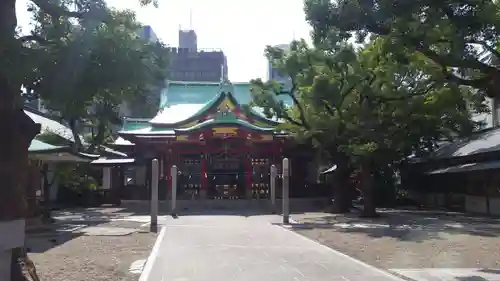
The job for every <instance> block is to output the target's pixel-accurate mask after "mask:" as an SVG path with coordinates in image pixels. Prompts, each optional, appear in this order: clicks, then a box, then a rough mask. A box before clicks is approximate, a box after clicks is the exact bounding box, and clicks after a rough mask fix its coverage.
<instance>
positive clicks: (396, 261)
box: [292, 211, 500, 269]
mask: <svg viewBox="0 0 500 281" xmlns="http://www.w3.org/2000/svg"><path fill="white" fill-rule="evenodd" d="M292 218H293V219H294V220H296V221H298V223H299V224H297V225H295V226H294V227H293V230H294V231H295V232H297V233H299V234H301V235H304V236H306V237H309V238H311V239H313V240H316V241H318V242H320V243H322V244H324V245H326V246H328V247H331V248H333V249H335V250H338V251H340V252H342V253H345V254H347V255H349V256H352V257H354V258H357V259H360V260H362V261H364V262H366V263H368V264H371V265H374V266H377V267H379V268H384V269H394V268H499V267H500V224H498V221H497V220H494V219H487V218H484V219H481V218H480V217H479V218H478V217H470V218H469V217H467V216H457V215H455V216H447V215H442V214H425V213H421V214H412V213H411V212H405V213H399V212H397V211H390V212H383V213H382V217H381V218H377V219H361V218H359V217H358V216H357V215H355V214H348V215H332V214H327V213H305V214H295V215H293V216H292Z"/></svg>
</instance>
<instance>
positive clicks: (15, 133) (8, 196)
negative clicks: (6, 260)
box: [0, 0, 40, 281]
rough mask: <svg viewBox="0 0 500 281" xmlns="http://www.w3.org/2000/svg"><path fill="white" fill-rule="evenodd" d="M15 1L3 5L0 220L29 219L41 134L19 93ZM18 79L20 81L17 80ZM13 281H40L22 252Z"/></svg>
mask: <svg viewBox="0 0 500 281" xmlns="http://www.w3.org/2000/svg"><path fill="white" fill-rule="evenodd" d="M16 25H17V19H16V1H15V0H3V1H0V42H1V44H0V132H1V136H0V185H1V189H2V196H0V220H1V221H7V220H15V219H21V218H24V217H25V215H26V201H25V198H26V189H25V184H26V170H27V168H28V147H29V145H30V143H31V140H32V139H33V138H34V137H35V136H36V134H38V132H39V131H40V125H39V124H35V123H34V122H33V120H31V119H30V118H29V117H28V116H27V115H26V114H25V113H24V111H23V107H22V103H21V102H20V89H21V83H22V82H21V79H16V78H17V77H22V73H16V71H18V70H20V69H22V68H21V67H20V66H22V65H23V58H22V52H21V45H20V42H19V41H18V40H16V39H15V28H16ZM16 76H17V77H16ZM11 268H12V274H11V276H12V277H11V281H36V280H39V279H38V276H37V275H36V270H35V267H34V265H33V263H32V262H31V261H30V260H29V259H28V257H27V254H26V251H25V250H24V249H23V248H19V249H15V250H14V251H13V255H12V267H11Z"/></svg>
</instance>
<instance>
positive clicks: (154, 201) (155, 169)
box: [150, 159, 159, 232]
mask: <svg viewBox="0 0 500 281" xmlns="http://www.w3.org/2000/svg"><path fill="white" fill-rule="evenodd" d="M158 176H159V166H158V159H153V161H151V225H150V231H152V232H156V231H158Z"/></svg>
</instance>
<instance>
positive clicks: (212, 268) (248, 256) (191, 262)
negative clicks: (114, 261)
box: [148, 215, 403, 281]
mask: <svg viewBox="0 0 500 281" xmlns="http://www.w3.org/2000/svg"><path fill="white" fill-rule="evenodd" d="M279 221H280V217H278V216H253V217H252V216H250V217H244V216H221V215H219V216H181V217H179V218H178V219H173V218H171V219H169V220H167V227H166V231H165V235H164V237H163V239H162V240H161V244H160V246H159V249H158V255H157V256H156V259H155V260H154V262H153V263H152V269H151V273H150V274H149V275H148V281H161V280H168V281H207V280H224V281H232V280H235V281H236V280H237V281H253V280H257V281H290V280H292V281H327V280H332V281H336V280H342V281H366V280H370V281H389V280H392V281H400V280H403V279H400V278H399V277H396V276H394V275H392V274H389V273H387V272H385V271H381V270H379V269H376V268H374V267H371V266H369V265H366V264H364V263H362V262H359V261H357V260H354V259H352V258H350V257H347V256H345V255H343V254H341V253H338V252H336V251H333V250H331V249H329V248H327V247H325V246H323V245H320V244H318V243H316V242H314V241H311V240H309V239H307V238H305V237H302V236H300V235H297V234H295V233H293V232H291V231H289V230H287V229H285V228H283V227H282V226H280V225H278V223H279Z"/></svg>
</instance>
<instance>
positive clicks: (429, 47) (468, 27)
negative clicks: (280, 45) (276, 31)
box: [305, 0, 500, 96]
mask: <svg viewBox="0 0 500 281" xmlns="http://www.w3.org/2000/svg"><path fill="white" fill-rule="evenodd" d="M305 11H306V15H307V20H308V21H309V22H310V23H311V25H312V26H313V29H314V39H315V41H316V42H317V43H320V42H321V43H323V44H327V45H328V44H332V43H334V44H335V43H336V42H338V41H339V40H340V41H342V40H346V39H350V38H353V39H354V38H355V39H356V40H357V41H358V42H365V41H366V40H368V39H367V37H369V36H372V35H377V36H383V37H384V38H386V42H387V44H386V45H385V48H384V52H386V53H390V54H393V55H394V58H395V59H396V60H397V61H398V62H399V63H404V64H406V63H408V60H409V57H408V56H412V55H413V54H415V53H418V54H421V55H423V56H424V57H426V58H427V59H428V60H429V61H431V62H432V63H434V64H435V65H436V66H437V67H439V70H440V71H439V72H436V73H434V74H433V75H435V76H436V77H438V76H439V77H440V78H445V79H447V80H448V81H451V82H455V83H457V84H460V85H467V86H471V87H473V88H476V89H480V90H484V91H486V92H487V94H488V95H489V96H498V94H499V93H500V91H499V90H500V83H499V82H498V81H500V79H499V78H500V68H498V67H497V66H494V65H492V64H491V63H490V60H489V59H488V56H489V57H493V58H496V59H498V58H499V57H500V53H499V52H498V42H499V38H500V33H499V27H500V17H499V16H498V15H499V14H498V12H499V6H498V1H497V2H495V1H491V0H486V1H485V0H446V1H431V0H377V1H373V0H358V1H350V0H338V1H324V0H305ZM485 54H487V55H485Z"/></svg>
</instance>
